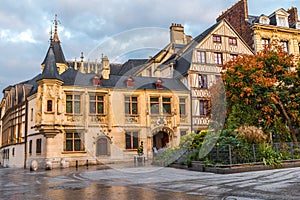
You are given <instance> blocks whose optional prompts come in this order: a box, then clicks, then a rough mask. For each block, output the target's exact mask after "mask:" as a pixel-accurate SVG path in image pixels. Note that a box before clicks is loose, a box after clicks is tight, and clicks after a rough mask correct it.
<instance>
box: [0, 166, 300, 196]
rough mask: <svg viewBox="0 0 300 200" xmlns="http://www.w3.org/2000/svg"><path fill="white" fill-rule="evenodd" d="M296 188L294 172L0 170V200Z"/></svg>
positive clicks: (274, 192)
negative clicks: (217, 172)
mask: <svg viewBox="0 0 300 200" xmlns="http://www.w3.org/2000/svg"><path fill="white" fill-rule="evenodd" d="M299 186H300V170H299V168H292V169H281V170H268V171H262V172H247V173H240V174H228V175H221V174H212V173H205V172H193V171H187V170H180V169H173V168H161V167H153V166H142V167H134V166H127V165H116V164H112V165H99V166H89V167H88V168H87V167H80V168H78V169H76V168H67V169H54V170H51V171H44V170H38V171H36V172H30V171H29V170H23V169H7V168H5V169H0V200H2V199H3V200H6V199H12V200H18V199H21V200H26V199H33V200H35V199H36V200H37V199H39V200H40V199H42V200H48V199H67V200H68V199H71V200H77V199H105V200H106V199H107V200H114V199H116V200H123V199H146V200H147V199H151V200H152V199H179V200H180V199H187V200H190V199H193V200H194V199H200V200H201V199H224V200H225V199H227V200H228V199H238V200H240V199H241V200H250V199H272V200H273V199H295V200H296V199H297V200H298V199H300V189H299V188H300V187H299Z"/></svg>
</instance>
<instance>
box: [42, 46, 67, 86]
mask: <svg viewBox="0 0 300 200" xmlns="http://www.w3.org/2000/svg"><path fill="white" fill-rule="evenodd" d="M40 79H58V80H61V81H62V78H61V76H60V75H59V73H58V71H57V66H56V60H55V55H54V51H53V46H52V44H50V47H49V50H48V52H47V55H46V58H45V66H44V70H43V72H42V75H41V77H40Z"/></svg>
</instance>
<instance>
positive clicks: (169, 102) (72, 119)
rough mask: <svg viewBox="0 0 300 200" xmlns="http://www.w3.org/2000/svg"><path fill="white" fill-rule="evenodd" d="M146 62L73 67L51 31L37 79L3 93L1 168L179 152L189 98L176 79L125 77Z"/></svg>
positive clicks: (187, 123) (104, 62)
mask: <svg viewBox="0 0 300 200" xmlns="http://www.w3.org/2000/svg"><path fill="white" fill-rule="evenodd" d="M143 62H145V60H130V61H128V62H126V63H124V64H123V65H114V64H111V63H109V59H108V58H107V57H105V56H103V57H102V60H101V62H100V63H99V64H97V65H95V63H91V64H90V65H89V64H87V63H86V62H81V63H79V64H80V65H79V66H77V67H74V65H77V63H76V62H74V61H73V62H72V63H70V62H67V61H66V60H65V57H64V54H63V51H62V48H61V44H60V40H59V38H58V35H57V24H56V25H55V32H54V36H53V38H52V37H51V39H50V47H49V49H48V52H47V54H46V56H45V59H44V61H43V63H42V73H40V74H38V75H37V76H35V77H33V78H32V79H30V80H27V81H24V82H21V83H18V84H15V85H13V86H9V87H7V88H5V89H4V91H3V93H4V97H3V99H2V101H1V104H0V105H1V106H0V110H1V120H0V121H1V124H0V128H1V136H0V138H1V144H0V160H1V161H0V162H1V165H2V166H5V167H23V166H24V167H26V168H28V167H29V166H30V164H31V163H33V162H37V164H38V166H39V167H41V168H44V167H45V168H57V167H67V166H75V165H76V163H77V164H78V165H84V164H86V162H88V163H89V164H97V163H106V162H114V161H124V160H133V157H134V156H135V155H136V154H137V148H138V147H139V146H140V145H141V143H143V148H144V156H145V157H146V159H150V158H152V156H153V149H154V148H156V149H160V148H164V147H174V146H177V145H178V144H179V140H180V137H181V134H186V133H189V132H191V126H190V117H189V116H190V113H189V112H190V92H189V90H188V89H187V88H186V87H185V86H184V84H183V83H181V82H180V80H177V79H173V78H157V77H140V76H128V75H124V73H125V72H126V71H127V69H129V68H130V66H131V65H135V64H136V63H143ZM75 63H76V64H75ZM91 66H96V68H95V69H94V70H92V69H91ZM122 71H124V72H122Z"/></svg>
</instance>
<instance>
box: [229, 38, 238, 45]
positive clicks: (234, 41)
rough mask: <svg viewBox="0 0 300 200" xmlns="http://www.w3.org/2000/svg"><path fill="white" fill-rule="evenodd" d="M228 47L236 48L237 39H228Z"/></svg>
mask: <svg viewBox="0 0 300 200" xmlns="http://www.w3.org/2000/svg"><path fill="white" fill-rule="evenodd" d="M229 45H231V46H237V39H236V38H234V37H230V38H229Z"/></svg>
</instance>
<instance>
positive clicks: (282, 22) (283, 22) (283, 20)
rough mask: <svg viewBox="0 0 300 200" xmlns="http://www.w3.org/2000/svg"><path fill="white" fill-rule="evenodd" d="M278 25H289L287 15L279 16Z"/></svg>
mask: <svg viewBox="0 0 300 200" xmlns="http://www.w3.org/2000/svg"><path fill="white" fill-rule="evenodd" d="M277 25H278V26H283V27H288V23H287V17H282V16H278V18H277Z"/></svg>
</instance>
